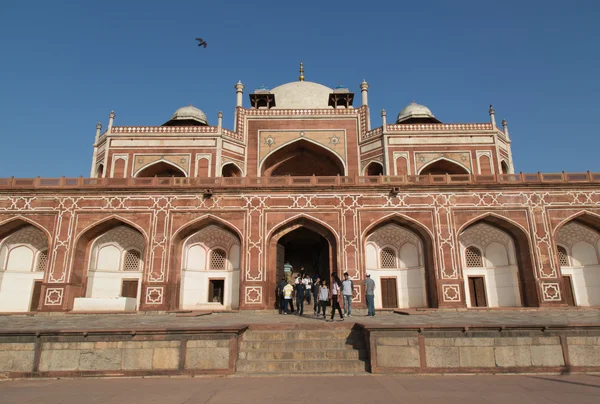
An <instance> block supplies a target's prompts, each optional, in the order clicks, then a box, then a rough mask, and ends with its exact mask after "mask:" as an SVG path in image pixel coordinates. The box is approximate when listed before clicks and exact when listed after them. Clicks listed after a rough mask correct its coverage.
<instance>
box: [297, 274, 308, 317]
mask: <svg viewBox="0 0 600 404" xmlns="http://www.w3.org/2000/svg"><path fill="white" fill-rule="evenodd" d="M305 295H306V285H305V284H304V283H303V282H302V281H300V282H298V284H297V285H296V309H297V310H298V315H299V316H301V315H303V314H304V299H305V298H306V296H305Z"/></svg>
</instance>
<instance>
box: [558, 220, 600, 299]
mask: <svg viewBox="0 0 600 404" xmlns="http://www.w3.org/2000/svg"><path fill="white" fill-rule="evenodd" d="M578 219H579V220H578ZM585 219H586V217H580V218H577V219H575V220H572V221H570V222H568V223H566V224H565V225H563V226H562V227H561V228H560V229H559V230H558V232H557V235H556V242H557V251H558V252H559V258H560V259H559V262H560V271H561V275H562V277H563V283H564V290H565V292H566V293H564V294H563V295H564V296H569V293H571V292H572V296H573V301H572V302H568V301H567V302H566V303H568V304H574V305H576V306H600V259H599V256H600V231H599V230H598V229H599V228H598V227H596V226H594V224H595V223H594V222H595V221H594V220H588V221H587V222H586V221H585ZM561 251H562V254H561Z"/></svg>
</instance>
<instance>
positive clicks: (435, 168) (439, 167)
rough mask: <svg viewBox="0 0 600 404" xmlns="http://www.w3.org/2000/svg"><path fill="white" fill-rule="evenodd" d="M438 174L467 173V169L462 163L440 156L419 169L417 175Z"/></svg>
mask: <svg viewBox="0 0 600 404" xmlns="http://www.w3.org/2000/svg"><path fill="white" fill-rule="evenodd" d="M428 174H431V175H439V174H469V170H467V168H466V167H465V166H463V165H460V164H458V163H456V162H454V161H451V160H448V159H445V158H440V159H438V160H435V161H433V162H431V163H429V164H427V165H425V166H424V167H423V168H421V170H420V171H419V175H428Z"/></svg>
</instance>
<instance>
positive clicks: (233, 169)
mask: <svg viewBox="0 0 600 404" xmlns="http://www.w3.org/2000/svg"><path fill="white" fill-rule="evenodd" d="M221 176H222V177H241V176H242V171H241V170H240V169H239V167H238V166H236V165H235V164H233V163H227V164H225V165H224V166H223V168H222V170H221Z"/></svg>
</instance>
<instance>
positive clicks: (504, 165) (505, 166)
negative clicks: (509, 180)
mask: <svg viewBox="0 0 600 404" xmlns="http://www.w3.org/2000/svg"><path fill="white" fill-rule="evenodd" d="M500 169H501V170H502V174H509V171H510V169H509V168H508V164H507V163H506V160H502V161H501V162H500Z"/></svg>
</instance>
